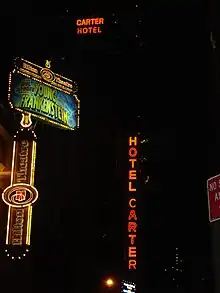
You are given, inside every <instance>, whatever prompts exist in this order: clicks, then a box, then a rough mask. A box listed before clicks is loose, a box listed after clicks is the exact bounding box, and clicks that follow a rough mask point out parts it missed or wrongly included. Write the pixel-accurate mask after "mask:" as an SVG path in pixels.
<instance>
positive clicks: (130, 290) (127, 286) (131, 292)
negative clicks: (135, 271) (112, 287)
mask: <svg viewBox="0 0 220 293" xmlns="http://www.w3.org/2000/svg"><path fill="white" fill-rule="evenodd" d="M122 292H124V293H136V285H135V283H131V282H128V281H122V283H121V293H122Z"/></svg>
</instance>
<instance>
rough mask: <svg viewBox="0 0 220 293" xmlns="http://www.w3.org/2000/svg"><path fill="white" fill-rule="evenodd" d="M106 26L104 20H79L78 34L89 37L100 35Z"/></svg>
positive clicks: (77, 22)
mask: <svg viewBox="0 0 220 293" xmlns="http://www.w3.org/2000/svg"><path fill="white" fill-rule="evenodd" d="M103 25H104V18H100V17H97V18H83V19H77V21H76V26H77V34H78V35H88V34H90V35H91V34H100V33H102V28H101V27H102V26H103Z"/></svg>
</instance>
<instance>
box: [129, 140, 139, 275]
mask: <svg viewBox="0 0 220 293" xmlns="http://www.w3.org/2000/svg"><path fill="white" fill-rule="evenodd" d="M137 144H138V138H137V136H134V137H132V136H130V137H129V141H128V146H129V148H128V163H129V170H128V219H127V220H128V270H129V271H136V269H137V245H136V241H137V239H136V238H137V160H138V151H137Z"/></svg>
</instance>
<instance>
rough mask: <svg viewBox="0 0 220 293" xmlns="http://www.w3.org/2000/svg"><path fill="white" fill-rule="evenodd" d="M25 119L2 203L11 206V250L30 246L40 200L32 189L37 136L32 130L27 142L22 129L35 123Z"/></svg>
mask: <svg viewBox="0 0 220 293" xmlns="http://www.w3.org/2000/svg"><path fill="white" fill-rule="evenodd" d="M22 116H23V117H22V120H21V126H22V128H21V131H22V136H21V137H19V136H18V138H17V137H16V136H15V140H14V144H13V157H12V171H11V184H10V186H8V187H7V188H5V190H4V191H3V193H2V199H3V201H4V202H5V203H6V204H7V205H8V223H7V235H6V245H9V246H27V245H30V235H31V220H32V205H33V203H34V202H35V201H36V200H37V198H38V191H37V189H36V188H35V187H34V186H33V185H34V172H35V159H36V142H35V137H36V136H35V134H34V132H33V131H32V130H31V128H29V129H28V130H27V131H28V132H30V133H28V136H29V137H31V139H26V138H25V133H24V134H23V132H25V129H24V128H23V127H26V126H28V127H30V126H31V124H32V123H31V120H30V115H28V114H23V115H22ZM25 116H26V118H27V119H25ZM25 123H26V124H25ZM13 258H14V257H13Z"/></svg>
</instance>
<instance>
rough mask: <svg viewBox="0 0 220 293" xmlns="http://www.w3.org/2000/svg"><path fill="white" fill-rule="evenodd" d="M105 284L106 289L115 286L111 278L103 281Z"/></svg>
mask: <svg viewBox="0 0 220 293" xmlns="http://www.w3.org/2000/svg"><path fill="white" fill-rule="evenodd" d="M105 284H106V286H107V287H108V288H112V287H113V286H114V284H115V282H114V280H113V279H112V278H108V279H107V280H106V281H105Z"/></svg>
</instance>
